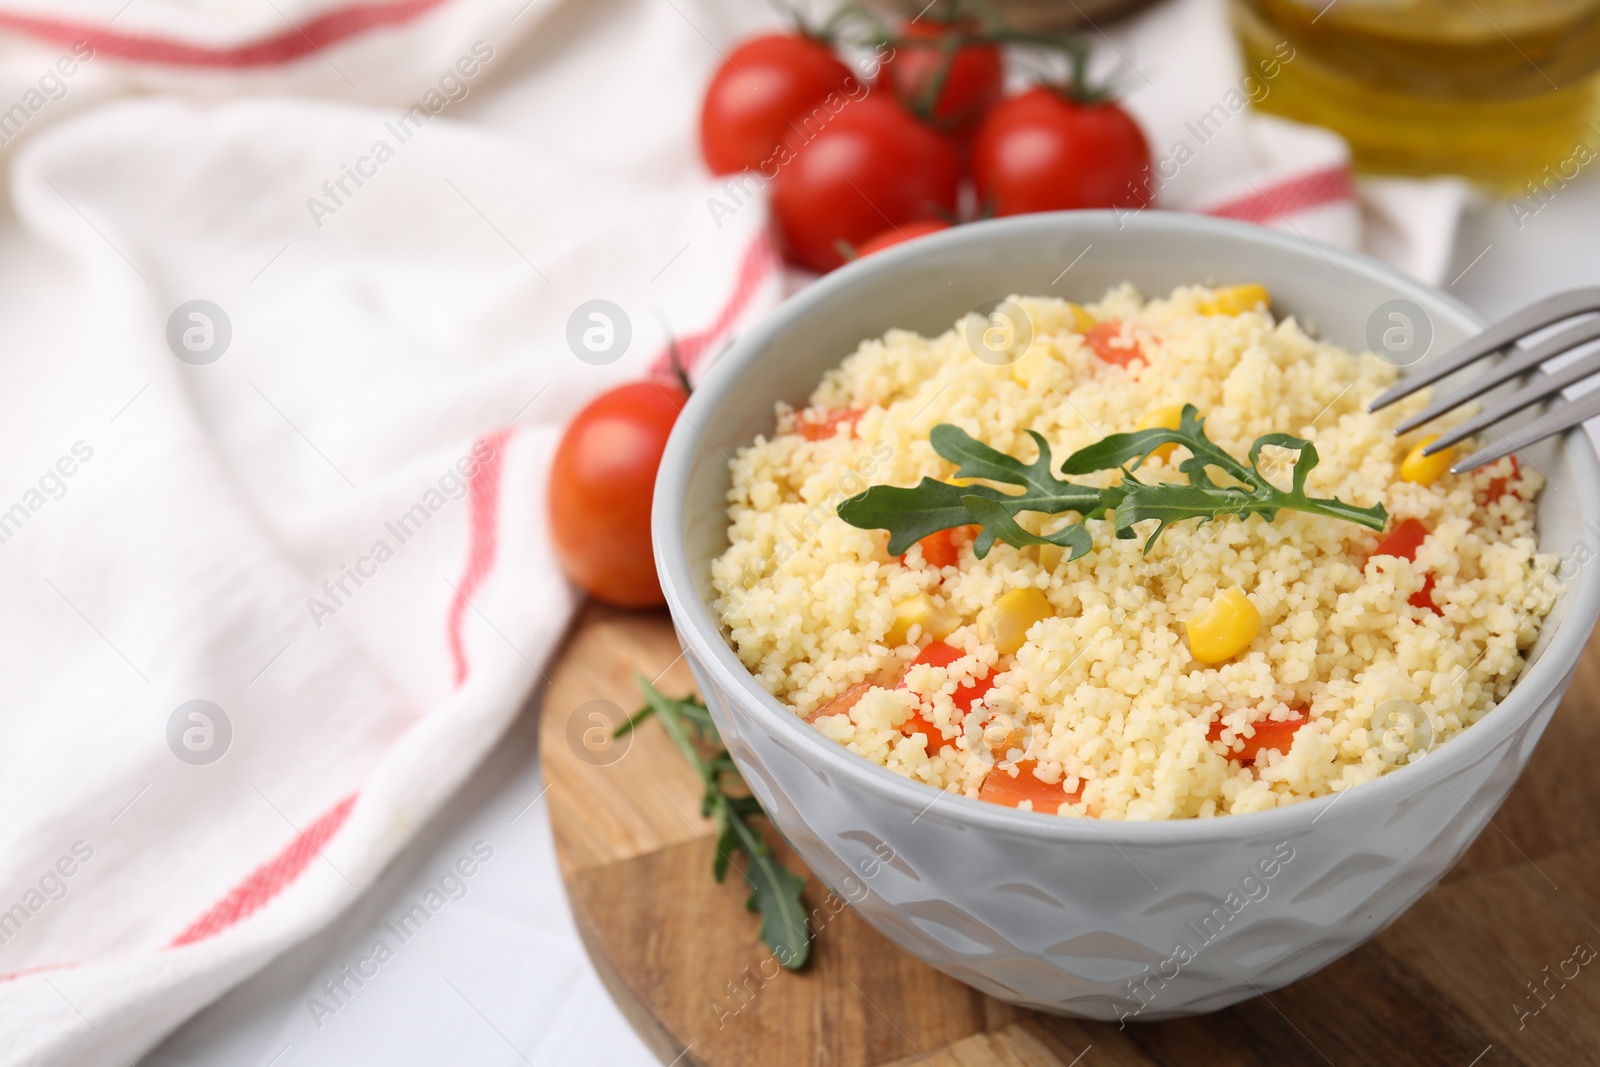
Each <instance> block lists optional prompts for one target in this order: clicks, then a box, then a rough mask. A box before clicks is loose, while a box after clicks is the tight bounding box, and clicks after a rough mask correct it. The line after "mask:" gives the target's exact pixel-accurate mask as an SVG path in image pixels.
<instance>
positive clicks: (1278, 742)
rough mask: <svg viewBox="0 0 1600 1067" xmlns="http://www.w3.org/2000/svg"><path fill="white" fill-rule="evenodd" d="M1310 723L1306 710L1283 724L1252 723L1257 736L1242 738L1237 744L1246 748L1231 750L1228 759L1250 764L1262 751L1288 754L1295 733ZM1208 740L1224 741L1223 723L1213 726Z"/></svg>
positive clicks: (1266, 721)
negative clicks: (1267, 750)
mask: <svg viewBox="0 0 1600 1067" xmlns="http://www.w3.org/2000/svg"><path fill="white" fill-rule="evenodd" d="M1310 721H1311V717H1310V716H1309V715H1308V714H1307V713H1306V710H1305V709H1304V708H1296V709H1295V713H1294V715H1293V716H1292V717H1291V718H1288V719H1285V720H1283V721H1282V722H1278V721H1276V720H1274V719H1264V720H1262V721H1261V722H1257V723H1251V724H1250V725H1251V727H1252V728H1253V729H1254V730H1255V736H1254V737H1244V738H1240V739H1239V741H1238V742H1237V743H1242V744H1243V745H1244V747H1243V748H1242V749H1234V750H1230V751H1229V752H1228V758H1229V759H1236V760H1238V761H1239V762H1240V763H1250V762H1253V761H1254V760H1255V758H1256V757H1257V756H1259V755H1260V754H1261V750H1262V749H1264V748H1272V749H1277V750H1278V751H1279V752H1287V751H1289V746H1290V745H1292V744H1294V732H1295V731H1296V730H1298V729H1300V727H1302V726H1304V725H1305V724H1306V723H1308V722H1310ZM1206 740H1208V741H1220V740H1222V723H1221V722H1214V723H1212V724H1211V730H1210V731H1209V732H1208V733H1207V734H1206Z"/></svg>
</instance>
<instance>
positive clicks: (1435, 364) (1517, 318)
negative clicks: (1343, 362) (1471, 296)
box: [1367, 287, 1600, 411]
mask: <svg viewBox="0 0 1600 1067" xmlns="http://www.w3.org/2000/svg"><path fill="white" fill-rule="evenodd" d="M1586 311H1600V288H1592V287H1591V288H1587V289H1573V290H1570V291H1568V292H1565V293H1557V294H1556V295H1555V296H1552V297H1548V298H1546V299H1544V300H1541V301H1539V302H1538V303H1536V304H1530V305H1528V306H1527V307H1525V308H1523V309H1522V310H1521V311H1518V312H1517V313H1515V314H1514V315H1510V316H1508V317H1507V318H1505V319H1503V320H1501V321H1500V322H1497V323H1495V324H1494V325H1493V326H1490V327H1489V328H1488V329H1487V330H1484V331H1483V332H1482V333H1480V334H1478V336H1476V337H1473V338H1471V339H1469V340H1466V341H1463V342H1462V343H1461V344H1459V345H1457V346H1456V347H1454V348H1452V349H1451V350H1450V351H1448V352H1446V353H1445V354H1444V355H1442V356H1440V357H1439V358H1438V359H1436V360H1433V361H1431V363H1430V364H1429V366H1428V367H1426V368H1425V369H1423V370H1421V371H1418V372H1417V373H1416V374H1412V375H1408V376H1407V377H1406V378H1404V379H1403V380H1401V381H1400V382H1399V383H1398V384H1396V385H1395V386H1394V387H1392V388H1390V389H1389V390H1387V391H1385V392H1384V393H1383V394H1382V395H1381V396H1379V397H1378V398H1377V399H1376V400H1374V401H1373V402H1372V403H1371V404H1368V405H1367V410H1368V411H1378V410H1380V409H1382V408H1386V407H1388V406H1389V405H1390V404H1393V403H1394V402H1395V401H1396V400H1400V399H1402V398H1404V397H1408V396H1410V395H1411V394H1412V393H1414V392H1416V391H1417V390H1418V389H1421V388H1422V387H1423V386H1426V385H1432V384H1433V383H1434V382H1436V381H1438V380H1439V379H1440V378H1447V377H1449V376H1450V375H1452V374H1454V373H1455V372H1456V371H1458V370H1460V369H1461V368H1463V367H1465V366H1468V365H1469V364H1472V363H1475V362H1477V361H1478V360H1480V359H1482V358H1483V357H1484V356H1487V355H1489V354H1490V353H1492V352H1498V351H1499V350H1500V349H1502V348H1505V347H1506V346H1507V345H1509V344H1510V343H1511V342H1513V341H1515V340H1516V339H1517V338H1519V337H1523V336H1525V335H1527V334H1530V333H1533V332H1534V331H1535V330H1541V329H1543V328H1544V327H1546V326H1549V325H1551V324H1553V323H1557V322H1560V321H1561V320H1562V319H1568V318H1571V317H1572V316H1574V315H1581V314H1583V313H1584V312H1586Z"/></svg>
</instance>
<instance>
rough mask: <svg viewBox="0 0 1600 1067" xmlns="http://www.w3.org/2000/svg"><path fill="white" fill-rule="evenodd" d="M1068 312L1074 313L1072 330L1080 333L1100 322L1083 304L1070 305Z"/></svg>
mask: <svg viewBox="0 0 1600 1067" xmlns="http://www.w3.org/2000/svg"><path fill="white" fill-rule="evenodd" d="M1067 310H1068V311H1069V312H1071V313H1072V328H1073V329H1074V330H1076V331H1077V332H1078V333H1083V332H1084V331H1085V330H1087V329H1089V328H1090V327H1091V326H1093V325H1095V323H1096V322H1098V321H1099V320H1097V319H1096V318H1095V317H1094V316H1093V315H1092V314H1090V313H1089V309H1088V308H1086V307H1084V306H1083V305H1082V304H1068V305H1067Z"/></svg>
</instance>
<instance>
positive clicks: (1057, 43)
mask: <svg viewBox="0 0 1600 1067" xmlns="http://www.w3.org/2000/svg"><path fill="white" fill-rule="evenodd" d="M827 36H828V35H827V34H816V35H813V34H811V33H807V32H805V31H803V30H802V31H795V32H790V33H771V34H765V35H763V36H760V37H756V38H753V39H751V40H749V41H746V42H744V43H743V44H741V45H740V46H739V47H737V48H735V49H734V50H733V51H732V52H731V53H729V54H728V56H727V59H726V60H725V61H724V62H723V64H722V66H721V67H719V68H718V69H717V72H716V74H715V75H714V76H713V77H712V79H711V85H710V86H709V88H708V89H707V90H706V96H705V102H704V105H703V106H702V109H701V115H700V146H701V152H702V154H703V155H704V157H705V161H706V165H707V166H709V167H710V168H711V170H712V172H713V173H716V174H735V173H738V172H741V171H748V172H752V173H754V174H759V175H760V176H761V177H762V178H763V179H764V180H766V181H770V182H771V186H772V210H773V215H774V221H775V223H776V225H777V229H778V233H779V235H780V237H781V239H782V243H783V247H784V249H785V252H786V254H787V255H788V256H789V258H790V259H791V260H792V261H793V262H795V263H797V264H799V265H800V266H803V267H808V268H810V269H812V270H815V271H828V270H832V269H833V268H835V267H837V266H839V265H840V264H842V263H844V262H846V261H847V260H849V259H853V258H857V257H859V256H862V255H866V254H869V253H871V252H874V251H877V250H879V249H881V248H884V247H887V246H888V245H891V244H896V243H899V242H900V241H903V240H908V239H910V238H912V237H917V236H921V235H922V234H926V233H930V232H932V231H934V230H940V229H944V228H946V227H948V226H950V225H953V224H955V223H956V222H958V221H961V220H962V217H963V215H967V216H973V215H976V216H991V215H1017V214H1022V213H1025V212H1033V211H1058V210H1067V209H1074V208H1112V207H1128V208H1139V207H1146V206H1148V204H1149V188H1150V176H1149V168H1150V148H1149V145H1148V144H1147V142H1146V141H1145V137H1144V134H1143V132H1142V131H1141V130H1140V129H1139V125H1138V123H1136V122H1135V121H1134V120H1133V118H1132V117H1131V116H1129V114H1128V113H1127V112H1126V111H1124V110H1123V109H1122V108H1121V107H1120V106H1119V105H1118V104H1117V103H1116V102H1115V101H1114V100H1111V99H1109V98H1107V97H1106V95H1105V94H1104V93H1103V92H1099V91H1096V90H1092V89H1089V88H1088V87H1087V85H1086V83H1085V79H1084V76H1083V75H1084V66H1085V63H1086V60H1087V55H1086V53H1085V52H1084V51H1083V49H1082V47H1081V45H1080V44H1079V43H1078V42H1076V41H1075V40H1073V39H1070V38H1056V39H1041V38H1038V37H1030V36H1024V35H1018V34H1013V33H1010V32H1008V31H1006V30H1005V29H1004V28H1002V27H998V26H995V25H992V24H989V23H985V22H983V21H982V20H979V19H976V18H973V17H969V16H967V15H966V14H964V12H963V11H962V10H961V9H960V8H959V7H958V6H956V4H955V3H948V4H946V5H943V6H941V5H937V4H936V5H935V6H934V7H933V8H931V9H929V10H928V11H926V12H924V13H923V14H922V15H919V16H918V17H916V18H914V19H912V20H911V21H909V22H908V23H906V24H905V25H904V26H902V27H900V28H899V30H898V31H896V32H895V33H892V34H890V33H887V32H881V31H880V32H879V33H877V34H876V35H874V36H873V37H872V38H870V39H868V40H866V41H863V42H857V44H858V46H859V47H862V48H870V49H871V52H870V55H869V57H868V58H867V59H866V60H865V61H864V62H863V63H862V74H860V75H858V74H857V73H856V72H855V71H853V70H852V69H851V68H850V67H849V66H848V65H846V63H845V60H844V59H843V58H841V54H840V53H839V52H838V51H836V50H835V48H834V46H833V44H832V43H831V42H830V41H829V40H828V39H827ZM1013 42H1018V43H1023V44H1031V45H1034V46H1042V47H1045V48H1054V49H1058V50H1059V51H1061V52H1062V53H1064V54H1066V55H1067V56H1068V58H1069V59H1070V61H1071V69H1072V76H1071V77H1070V78H1069V79H1068V80H1067V81H1066V82H1065V83H1063V84H1048V83H1039V84H1033V85H1029V86H1027V87H1025V88H1022V89H1020V90H1019V91H1015V92H1012V93H1009V94H1008V93H1007V92H1006V65H1007V64H1006V48H1007V45H1008V44H1011V43H1013ZM967 182H970V185H971V188H972V191H973V194H974V195H973V196H972V197H970V198H968V199H967V201H966V203H965V204H963V197H962V188H963V184H964V183H967Z"/></svg>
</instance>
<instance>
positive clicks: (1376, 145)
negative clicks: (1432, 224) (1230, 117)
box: [1233, 0, 1600, 192]
mask: <svg viewBox="0 0 1600 1067" xmlns="http://www.w3.org/2000/svg"><path fill="white" fill-rule="evenodd" d="M1233 17H1234V23H1235V27H1236V30H1237V32H1238V35H1239V40H1240V43H1241V45H1242V46H1243V49H1244V58H1245V63H1246V64H1247V66H1249V67H1254V66H1255V65H1256V64H1257V62H1258V61H1260V60H1263V59H1266V58H1269V57H1273V58H1277V59H1278V60H1279V62H1280V63H1281V62H1282V58H1281V56H1282V53H1281V51H1279V49H1280V48H1281V46H1282V45H1283V44H1284V43H1286V42H1287V44H1288V45H1290V46H1291V47H1292V48H1293V50H1294V52H1293V55H1294V58H1293V59H1292V60H1291V61H1289V62H1287V63H1283V64H1282V65H1283V71H1282V74H1281V75H1280V76H1279V77H1278V78H1277V79H1276V81H1275V82H1274V84H1273V87H1272V92H1271V93H1270V94H1269V95H1268V96H1267V97H1266V98H1265V99H1263V100H1261V101H1260V102H1259V104H1258V106H1259V107H1260V108H1261V109H1262V110H1264V111H1270V112H1273V113H1275V114H1279V115H1282V116H1284V117H1286V118H1291V119H1297V120H1299V121H1301V122H1309V123H1315V124H1317V125H1321V126H1327V127H1330V128H1331V129H1333V130H1335V131H1337V132H1338V133H1340V134H1342V135H1343V136H1344V137H1345V138H1346V139H1347V140H1348V141H1349V142H1350V147H1351V149H1352V151H1353V152H1354V153H1355V159H1356V165H1357V166H1358V167H1359V168H1360V169H1362V170H1365V171H1370V172H1376V173H1388V174H1409V175H1431V174H1462V175H1466V176H1467V177H1469V178H1474V179H1477V180H1478V181H1480V182H1483V183H1486V184H1488V185H1490V186H1493V187H1496V188H1498V189H1500V190H1502V191H1506V192H1522V191H1524V186H1525V183H1527V182H1528V181H1530V180H1534V181H1538V180H1539V177H1540V175H1541V174H1543V173H1544V168H1546V167H1549V168H1552V170H1553V171H1556V172H1558V173H1561V174H1562V175H1564V176H1565V177H1567V178H1570V177H1572V176H1575V171H1576V169H1577V168H1579V167H1581V166H1582V165H1583V164H1584V163H1586V162H1587V161H1588V160H1590V159H1593V158H1596V156H1597V153H1600V124H1594V125H1591V124H1592V123H1595V120H1596V118H1597V112H1596V87H1597V78H1596V70H1597V68H1600V0H1332V2H1329V0H1233Z"/></svg>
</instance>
